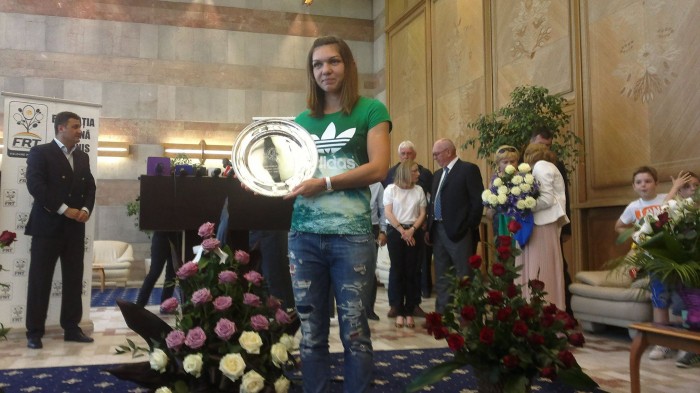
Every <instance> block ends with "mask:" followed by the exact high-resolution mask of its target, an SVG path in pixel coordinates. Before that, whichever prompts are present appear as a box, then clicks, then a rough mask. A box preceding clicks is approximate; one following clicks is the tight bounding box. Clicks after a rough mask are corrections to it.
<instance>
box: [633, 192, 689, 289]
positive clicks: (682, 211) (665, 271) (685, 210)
mask: <svg viewBox="0 0 700 393" xmlns="http://www.w3.org/2000/svg"><path fill="white" fill-rule="evenodd" d="M629 236H630V234H629V233H628V234H626V235H623V236H622V237H621V239H622V240H626V238H628V237H629ZM631 236H632V240H633V241H634V243H635V248H636V249H637V250H639V251H640V252H636V253H633V254H631V255H629V256H627V257H626V258H625V263H628V264H630V265H632V267H633V268H634V269H635V270H636V272H637V276H639V275H640V274H643V275H644V274H645V275H649V274H651V275H653V276H655V277H658V279H659V280H661V281H662V282H664V283H665V284H666V285H668V286H669V287H672V288H675V287H678V286H679V285H683V286H685V287H690V288H700V210H699V206H698V203H697V202H696V201H695V200H693V198H686V199H683V200H675V199H672V200H670V201H668V202H667V203H666V204H664V205H663V206H662V207H661V211H660V212H657V213H656V214H653V213H650V214H648V215H647V216H645V217H644V218H643V219H642V220H640V223H639V224H638V225H637V226H636V227H635V231H634V233H632V234H631Z"/></svg>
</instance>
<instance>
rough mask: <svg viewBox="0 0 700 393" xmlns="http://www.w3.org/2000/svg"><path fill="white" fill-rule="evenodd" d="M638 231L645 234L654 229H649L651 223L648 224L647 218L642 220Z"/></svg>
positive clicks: (650, 232) (652, 231) (649, 233)
mask: <svg viewBox="0 0 700 393" xmlns="http://www.w3.org/2000/svg"><path fill="white" fill-rule="evenodd" d="M639 232H640V233H643V234H646V235H651V234H652V233H654V230H653V229H651V224H649V220H644V224H642V227H641V228H639Z"/></svg>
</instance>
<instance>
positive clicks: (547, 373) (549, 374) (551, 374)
mask: <svg viewBox="0 0 700 393" xmlns="http://www.w3.org/2000/svg"><path fill="white" fill-rule="evenodd" d="M540 375H541V376H542V378H547V379H554V378H556V377H557V370H555V369H554V367H544V368H542V370H540Z"/></svg>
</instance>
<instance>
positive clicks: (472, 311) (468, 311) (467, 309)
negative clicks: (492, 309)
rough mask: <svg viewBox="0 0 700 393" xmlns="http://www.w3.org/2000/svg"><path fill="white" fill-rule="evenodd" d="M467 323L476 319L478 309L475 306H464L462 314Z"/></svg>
mask: <svg viewBox="0 0 700 393" xmlns="http://www.w3.org/2000/svg"><path fill="white" fill-rule="evenodd" d="M460 315H462V318H464V320H465V321H473V320H474V318H476V307H474V306H464V307H462V312H461V313H460Z"/></svg>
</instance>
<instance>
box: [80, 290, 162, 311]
mask: <svg viewBox="0 0 700 393" xmlns="http://www.w3.org/2000/svg"><path fill="white" fill-rule="evenodd" d="M162 292H163V288H158V287H156V288H153V291H152V292H151V297H150V300H149V301H148V304H160V295H161V293H162ZM138 295H139V288H105V290H104V291H100V289H99V288H92V295H91V297H90V307H116V305H117V299H124V300H127V301H129V302H132V303H136V297H137V296H138Z"/></svg>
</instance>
